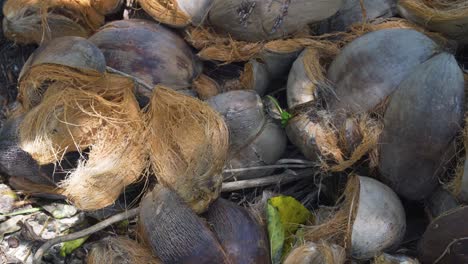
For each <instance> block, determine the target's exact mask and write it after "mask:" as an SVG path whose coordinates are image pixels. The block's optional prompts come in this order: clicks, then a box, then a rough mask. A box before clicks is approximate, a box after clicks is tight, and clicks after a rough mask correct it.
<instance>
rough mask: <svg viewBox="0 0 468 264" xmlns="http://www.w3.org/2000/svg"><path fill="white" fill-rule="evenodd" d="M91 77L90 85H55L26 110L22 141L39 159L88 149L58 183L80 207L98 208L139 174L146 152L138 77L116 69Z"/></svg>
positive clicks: (44, 161)
mask: <svg viewBox="0 0 468 264" xmlns="http://www.w3.org/2000/svg"><path fill="white" fill-rule="evenodd" d="M65 72H66V71H65ZM75 74H76V73H75ZM86 78H87V85H86V86H85V88H83V87H80V86H69V83H68V82H66V83H60V82H55V83H53V84H51V85H50V86H49V87H48V88H47V91H46V92H45V93H44V95H43V99H42V101H41V102H40V104H38V105H37V106H36V107H34V108H33V109H31V110H30V111H29V112H28V113H27V114H26V116H25V118H24V121H23V122H22V124H21V126H20V133H19V135H20V143H19V145H20V148H21V149H23V150H24V151H26V152H27V153H29V154H30V155H31V156H32V157H33V158H34V160H36V161H37V162H38V163H39V164H49V163H56V162H59V161H60V160H61V159H62V157H63V155H64V154H65V153H67V152H70V151H78V152H83V151H85V150H87V149H89V152H87V153H86V156H87V157H85V155H83V156H82V157H81V158H80V160H79V161H78V166H77V168H76V169H73V170H71V171H70V172H69V175H68V176H67V178H66V179H65V180H64V181H62V182H60V183H58V186H59V187H60V188H62V189H63V190H64V191H63V194H64V195H65V196H66V197H67V198H68V199H70V200H71V201H72V202H73V203H74V204H75V205H76V206H77V207H79V208H80V209H82V210H96V209H100V208H103V207H105V206H108V205H110V204H112V203H113V202H114V201H115V199H117V197H118V196H119V194H120V193H121V192H122V191H123V189H124V188H125V186H127V185H129V184H131V183H133V182H135V181H137V180H138V179H139V178H140V176H141V173H142V172H143V170H144V168H145V167H146V153H145V152H144V151H142V149H144V147H143V141H144V137H142V136H141V135H140V133H141V131H143V123H142V119H141V115H140V109H139V106H138V103H137V102H136V99H135V97H134V95H133V90H134V83H133V80H130V79H128V78H125V77H120V76H116V75H113V74H105V75H103V76H94V77H93V76H86ZM86 78H85V77H83V79H86Z"/></svg>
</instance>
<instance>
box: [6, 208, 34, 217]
mask: <svg viewBox="0 0 468 264" xmlns="http://www.w3.org/2000/svg"><path fill="white" fill-rule="evenodd" d="M41 210H42V209H41V208H28V209H24V210H19V211H15V212H11V213H9V214H0V216H15V215H22V214H30V213H35V212H39V211H41Z"/></svg>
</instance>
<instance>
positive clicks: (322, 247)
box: [284, 242, 346, 264]
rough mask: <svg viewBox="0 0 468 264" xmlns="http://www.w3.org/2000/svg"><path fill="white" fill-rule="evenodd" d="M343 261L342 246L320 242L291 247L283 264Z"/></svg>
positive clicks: (343, 251)
mask: <svg viewBox="0 0 468 264" xmlns="http://www.w3.org/2000/svg"><path fill="white" fill-rule="evenodd" d="M345 261H346V252H345V250H344V249H343V248H342V247H340V246H337V245H330V244H328V243H326V242H320V243H317V244H316V243H306V244H304V245H301V246H298V247H296V248H293V249H292V250H291V252H290V253H289V255H288V256H287V257H286V259H285V261H284V264H310V263H317V264H344V263H345Z"/></svg>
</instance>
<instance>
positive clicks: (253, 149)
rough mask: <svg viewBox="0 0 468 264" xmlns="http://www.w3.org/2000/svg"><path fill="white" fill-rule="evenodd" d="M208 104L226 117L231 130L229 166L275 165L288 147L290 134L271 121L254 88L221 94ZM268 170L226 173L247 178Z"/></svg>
mask: <svg viewBox="0 0 468 264" xmlns="http://www.w3.org/2000/svg"><path fill="white" fill-rule="evenodd" d="M207 102H208V104H209V105H210V106H211V107H213V108H214V109H215V110H216V111H218V112H219V113H220V114H221V115H222V116H223V117H224V120H225V122H226V124H227V126H228V130H229V138H230V143H229V158H228V161H227V163H226V165H225V166H226V167H228V168H229V169H236V168H245V167H253V166H262V165H271V164H274V163H275V162H276V161H277V160H278V159H280V158H281V156H282V154H283V152H284V151H285V148H286V135H285V133H284V130H283V129H282V128H281V127H280V125H279V124H277V123H276V122H274V121H272V120H270V119H269V118H268V117H267V116H266V115H265V112H264V106H263V103H262V101H261V99H260V97H259V96H258V94H257V93H256V92H254V91H246V90H238V91H230V92H227V93H222V94H219V95H217V96H215V97H212V98H211V99H209V100H208V101H207ZM267 173H268V171H266V172H265V171H264V172H259V171H245V172H239V173H226V174H225V175H224V177H225V178H233V177H234V178H237V179H245V178H251V177H254V176H256V177H258V176H259V175H261V174H265V175H266V174H267Z"/></svg>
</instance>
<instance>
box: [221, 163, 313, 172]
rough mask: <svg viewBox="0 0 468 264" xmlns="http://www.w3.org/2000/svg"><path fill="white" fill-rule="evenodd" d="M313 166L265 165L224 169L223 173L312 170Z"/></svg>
mask: <svg viewBox="0 0 468 264" xmlns="http://www.w3.org/2000/svg"><path fill="white" fill-rule="evenodd" d="M313 167H315V166H314V165H306V164H304V165H299V164H277V165H266V166H256V167H247V168H239V169H226V170H224V171H223V172H225V173H229V172H244V171H251V170H269V169H307V168H313Z"/></svg>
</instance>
